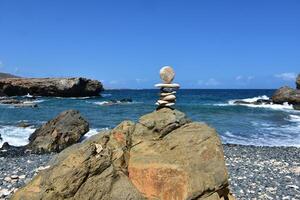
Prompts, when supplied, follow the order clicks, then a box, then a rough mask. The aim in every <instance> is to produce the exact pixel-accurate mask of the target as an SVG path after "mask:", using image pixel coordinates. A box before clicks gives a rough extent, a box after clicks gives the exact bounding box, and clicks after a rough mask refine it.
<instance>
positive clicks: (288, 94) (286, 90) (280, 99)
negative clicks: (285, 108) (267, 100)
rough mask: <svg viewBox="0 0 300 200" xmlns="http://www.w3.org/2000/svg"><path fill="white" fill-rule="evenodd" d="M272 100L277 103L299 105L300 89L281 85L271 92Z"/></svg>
mask: <svg viewBox="0 0 300 200" xmlns="http://www.w3.org/2000/svg"><path fill="white" fill-rule="evenodd" d="M272 101H273V102H274V103H277V104H283V103H285V102H287V103H289V104H292V105H300V90H295V89H293V88H290V87H287V86H285V87H281V88H279V89H278V90H276V91H275V93H274V94H273V96H272Z"/></svg>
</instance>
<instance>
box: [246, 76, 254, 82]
mask: <svg viewBox="0 0 300 200" xmlns="http://www.w3.org/2000/svg"><path fill="white" fill-rule="evenodd" d="M254 78H255V77H254V76H248V77H247V79H248V81H251V80H253V79H254Z"/></svg>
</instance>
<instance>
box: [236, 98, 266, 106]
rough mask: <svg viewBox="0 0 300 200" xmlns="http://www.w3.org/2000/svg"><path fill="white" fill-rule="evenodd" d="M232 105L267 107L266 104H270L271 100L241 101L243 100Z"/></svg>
mask: <svg viewBox="0 0 300 200" xmlns="http://www.w3.org/2000/svg"><path fill="white" fill-rule="evenodd" d="M233 103H234V104H237V105H267V104H272V100H269V99H258V100H256V101H253V102H249V101H243V100H236V101H234V102H233Z"/></svg>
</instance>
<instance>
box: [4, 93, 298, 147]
mask: <svg viewBox="0 0 300 200" xmlns="http://www.w3.org/2000/svg"><path fill="white" fill-rule="evenodd" d="M158 93H159V91H158V90H106V91H104V92H102V94H101V97H82V98H58V97H51V98H50V97H37V98H36V99H35V102H36V103H37V104H38V107H37V108H15V107H13V106H9V105H0V134H1V135H2V138H3V141H2V142H0V146H1V145H2V143H3V142H6V141H7V142H9V144H11V145H16V146H19V145H24V144H27V142H28V140H27V139H28V137H29V135H30V134H31V133H32V132H33V131H34V130H35V129H36V128H37V127H38V126H40V125H42V124H43V123H45V122H46V121H48V120H50V119H52V118H54V117H55V116H56V115H58V114H59V113H60V112H62V111H65V110H68V109H76V110H79V111H80V112H81V114H82V115H83V117H84V118H86V119H87V120H88V121H89V123H90V131H89V132H88V133H87V137H88V136H91V135H93V134H96V133H97V132H99V131H101V130H104V129H110V128H113V127H114V126H116V125H117V124H119V123H120V122H121V121H123V120H133V121H137V120H138V118H139V117H140V116H142V115H144V114H146V113H149V112H152V111H153V110H155V109H156V106H155V105H154V104H155V101H156V100H157V98H158ZM273 93H274V90H200V89H199V90H196V89H195V90H193V89H189V90H188V89H181V90H179V91H178V93H177V102H176V106H175V108H176V109H178V110H180V111H182V112H185V113H186V114H187V115H188V117H190V118H191V119H192V120H194V121H199V122H205V123H207V124H209V125H210V126H213V127H214V128H216V130H217V132H218V133H219V135H220V136H221V139H222V142H223V143H233V144H243V145H258V146H298V147H299V146H300V111H296V110H294V109H293V108H292V106H290V105H287V104H286V105H248V106H241V105H234V104H233V101H234V100H237V99H240V100H244V101H249V102H251V101H254V100H256V99H258V98H263V99H268V98H270V97H271V96H272V94H273ZM18 98H21V99H22V98H26V97H18ZM124 98H129V99H132V102H128V103H117V104H115V105H107V104H106V102H109V101H110V100H121V99H124ZM21 122H26V123H28V124H30V125H31V126H29V127H27V128H21V127H18V124H20V123H21Z"/></svg>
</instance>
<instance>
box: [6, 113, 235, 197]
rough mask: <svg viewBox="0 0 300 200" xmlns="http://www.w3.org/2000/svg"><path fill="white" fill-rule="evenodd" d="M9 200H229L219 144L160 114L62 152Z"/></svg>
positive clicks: (201, 130)
mask: <svg viewBox="0 0 300 200" xmlns="http://www.w3.org/2000/svg"><path fill="white" fill-rule="evenodd" d="M49 165H50V167H49V168H48V169H45V170H43V171H41V172H39V173H38V175H37V176H35V177H34V178H33V180H31V181H30V182H29V183H28V184H27V185H26V186H25V187H23V188H20V189H19V190H18V191H16V193H15V194H13V196H12V198H11V199H13V200H17V199H18V200H19V199H23V200H37V199H49V200H57V199H58V200H60V199H70V200H71V199H72V200H77V199H78V200H79V199H99V200H114V199H118V200H129V199H131V200H143V199H161V200H169V199H204V200H211V199H215V200H221V199H222V200H224V199H233V198H231V195H230V192H229V189H228V174H227V170H226V167H225V162H224V154H223V149H222V144H221V141H220V139H219V137H218V135H217V133H216V131H215V130H214V129H213V128H211V127H209V126H208V125H206V124H204V123H195V122H191V121H190V120H189V119H188V118H187V117H186V115H185V114H184V113H182V112H180V111H178V110H175V109H170V108H162V109H159V110H157V111H154V112H152V113H149V114H147V115H144V116H142V117H141V118H140V119H139V121H138V123H134V122H131V121H124V122H122V123H121V124H119V125H118V126H117V127H116V128H114V129H113V130H110V131H104V132H102V133H99V134H97V135H94V136H92V137H91V138H89V139H88V140H86V141H84V142H83V143H78V144H75V145H72V146H70V147H69V148H66V149H65V150H63V151H62V152H60V153H59V154H58V155H57V156H56V157H55V158H54V159H53V160H52V161H51V162H50V163H49Z"/></svg>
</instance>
